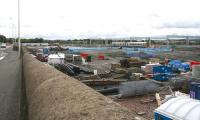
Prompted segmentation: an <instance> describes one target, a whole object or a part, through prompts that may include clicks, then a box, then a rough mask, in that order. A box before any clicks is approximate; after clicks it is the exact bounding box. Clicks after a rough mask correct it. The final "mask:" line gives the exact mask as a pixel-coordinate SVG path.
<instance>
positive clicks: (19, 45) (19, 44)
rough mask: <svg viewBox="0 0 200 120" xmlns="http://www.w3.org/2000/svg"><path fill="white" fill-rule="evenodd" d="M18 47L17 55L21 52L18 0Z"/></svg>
mask: <svg viewBox="0 0 200 120" xmlns="http://www.w3.org/2000/svg"><path fill="white" fill-rule="evenodd" d="M18 47H19V48H18V49H19V57H20V52H21V39H20V0H18Z"/></svg>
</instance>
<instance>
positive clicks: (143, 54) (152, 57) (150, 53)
mask: <svg viewBox="0 0 200 120" xmlns="http://www.w3.org/2000/svg"><path fill="white" fill-rule="evenodd" d="M24 49H25V50H26V51H27V52H28V54H31V57H34V58H35V59H37V61H38V60H39V61H40V62H41V63H40V64H44V65H45V66H48V67H52V68H53V69H57V70H58V71H60V72H62V73H64V74H65V75H66V76H68V77H71V78H73V79H76V80H78V81H79V82H81V83H83V84H85V85H86V86H88V87H89V88H92V89H93V90H95V91H96V92H98V93H100V94H101V95H103V96H106V99H107V98H108V99H111V100H112V101H114V102H116V103H118V104H120V106H122V107H124V108H125V109H128V111H129V112H131V114H133V115H134V119H137V120H143V119H146V120H152V119H155V120H160V119H162V120H165V119H164V118H166V116H167V117H168V118H169V119H170V120H172V119H175V118H176V117H177V118H178V117H180V116H179V114H177V113H176V112H175V113H174V112H173V111H172V112H171V113H170V112H169V111H168V112H167V111H164V109H162V108H163V107H162V106H165V104H168V102H169V101H170V100H173V99H181V98H184V99H186V98H187V99H189V100H191V101H192V100H199V99H200V96H199V90H200V89H199V88H198V86H199V85H198V84H199V77H200V61H199V60H200V54H199V51H200V46H199V45H180V46H178V45H177V46H176V47H172V46H169V45H160V46H158V45H157V46H156V47H155V46H154V47H147V46H146V42H128V43H127V42H126V43H125V42H124V43H123V42H113V44H112V46H110V47H72V46H64V45H63V46H49V45H48V46H40V45H39V46H31V45H28V46H24ZM26 59H30V58H25V60H24V61H25V62H27V64H28V63H29V62H28V61H30V60H32V59H30V60H26ZM34 61H35V60H34ZM33 63H34V62H33ZM33 65H34V64H33ZM33 65H28V67H27V66H25V68H24V69H25V70H27V71H30V70H28V69H33ZM26 67H27V68H26ZM39 68H40V67H39V66H38V68H35V67H34V70H32V71H33V72H32V71H31V73H34V71H35V72H36V73H37V74H34V75H33V76H35V77H37V75H39V74H40V73H41V72H42V73H43V74H45V75H47V76H54V77H53V78H52V77H50V78H51V79H59V75H58V77H57V78H55V75H53V74H52V73H53V70H47V71H45V69H43V68H41V69H39ZM27 71H25V75H26V72H27ZM38 71H41V72H38ZM31 73H29V72H27V74H28V76H29V75H31ZM56 73H57V72H56ZM58 74H59V73H58ZM33 76H32V77H33ZM31 79H32V78H31ZM29 82H30V81H29ZM26 84H28V87H27V88H28V95H30V93H32V92H33V91H31V90H32V89H33V88H32V87H33V86H34V85H32V84H39V83H37V82H36V83H34V81H32V82H31V84H30V83H26ZM53 84H57V83H56V81H54V83H53ZM30 85H31V86H30ZM35 86H36V85H35ZM191 86H192V87H191ZM52 87H53V86H52ZM63 87H67V86H63ZM68 87H70V88H71V89H77V91H79V89H80V90H81V89H82V88H81V87H82V86H79V87H75V88H73V85H71V86H68ZM29 88H30V90H29ZM41 89H42V88H41ZM45 89H46V88H45ZM63 89H64V88H63ZM29 92H30V93H29ZM38 92H39V91H38ZM52 92H55V91H52ZM57 92H59V91H57ZM74 92H75V91H74ZM34 94H35V93H34ZM55 94H59V93H55ZM85 94H87V93H85ZM35 95H36V94H35ZM35 95H34V96H35ZM66 95H70V94H66ZM81 96H84V93H83V95H80V97H81ZM32 97H33V96H32ZM32 97H31V96H28V99H31V98H32ZM78 97H79V95H78ZM88 97H90V95H88ZM91 97H92V96H91ZM45 99H48V98H45ZM69 99H70V98H69ZM84 99H87V98H84ZM88 99H92V98H88ZM70 101H71V100H70ZM38 102H39V101H38ZM43 102H45V101H43ZM93 102H94V101H93ZM35 103H37V102H35ZM44 104H45V103H44ZM56 104H57V103H56ZM79 104H80V103H79ZM92 104H94V103H91V105H92ZM174 104H176V103H175V102H174ZM177 104H180V103H177ZM183 104H184V103H183ZM196 104H197V105H200V102H199V101H196ZM33 105H34V104H33ZM33 105H31V106H32V107H34V106H33ZM40 105H42V103H41V104H40ZM36 106H37V105H36ZM36 106H35V107H36ZM86 106H87V105H86ZM174 106H175V105H174ZM170 107H171V106H170ZM172 107H173V106H172ZM178 107H181V106H178ZM197 108H198V109H194V112H195V110H199V107H197ZM35 109H36V108H35ZM76 109H79V108H76ZM80 109H82V108H80ZM171 109H173V108H171ZM174 109H176V110H179V109H180V108H174ZM190 110H191V109H189V111H190ZM160 111H162V112H160ZM32 112H33V115H36V114H35V112H34V111H32ZM165 112H166V113H165ZM40 114H41V113H40ZM87 114H90V113H87ZM187 114H189V113H187ZM191 114H192V112H191ZM33 115H31V117H33ZM37 115H38V114H37ZM184 116H186V118H184V119H187V116H188V115H182V116H181V117H184ZM95 117H96V116H95ZM159 118H160V119H159ZM69 119H70V118H69ZM75 119H78V118H77V117H75ZM102 119H103V118H102ZM113 119H116V118H113ZM194 120H197V119H194Z"/></svg>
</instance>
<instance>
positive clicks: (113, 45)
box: [112, 42, 147, 47]
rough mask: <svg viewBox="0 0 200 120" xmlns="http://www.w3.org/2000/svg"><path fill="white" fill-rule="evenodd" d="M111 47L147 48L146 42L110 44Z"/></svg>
mask: <svg viewBox="0 0 200 120" xmlns="http://www.w3.org/2000/svg"><path fill="white" fill-rule="evenodd" d="M112 47H147V42H112Z"/></svg>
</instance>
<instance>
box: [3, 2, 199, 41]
mask: <svg viewBox="0 0 200 120" xmlns="http://www.w3.org/2000/svg"><path fill="white" fill-rule="evenodd" d="M199 4H200V1H199V0H21V37H22V38H35V37H41V38H44V39H84V38H122V37H133V36H147V37H151V36H164V35H200V14H199V11H200V7H199ZM0 5H1V7H0V34H3V35H5V36H6V37H16V36H17V0H0Z"/></svg>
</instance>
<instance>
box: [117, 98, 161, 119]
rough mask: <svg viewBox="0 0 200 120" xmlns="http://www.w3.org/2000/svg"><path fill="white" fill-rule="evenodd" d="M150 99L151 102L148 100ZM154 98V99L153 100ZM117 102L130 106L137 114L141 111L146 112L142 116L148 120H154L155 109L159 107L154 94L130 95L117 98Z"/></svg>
mask: <svg viewBox="0 0 200 120" xmlns="http://www.w3.org/2000/svg"><path fill="white" fill-rule="evenodd" d="M148 100H150V102H146V103H145V101H148ZM151 100H153V101H151ZM115 102H117V103H119V104H120V105H122V106H124V107H126V108H128V109H129V110H131V111H133V112H134V113H135V114H138V113H140V112H144V114H143V115H140V116H142V117H143V118H145V119H147V120H152V119H153V118H154V114H153V111H154V110H155V109H156V108H157V107H158V106H157V103H156V101H155V99H154V97H152V96H137V97H129V98H124V99H117V100H115Z"/></svg>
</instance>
